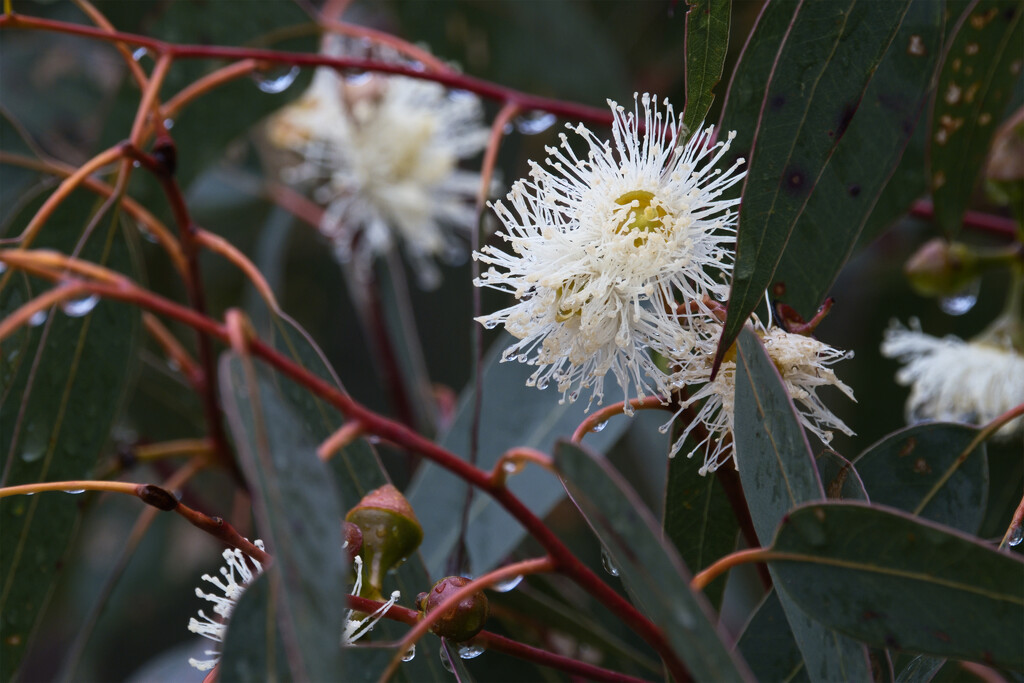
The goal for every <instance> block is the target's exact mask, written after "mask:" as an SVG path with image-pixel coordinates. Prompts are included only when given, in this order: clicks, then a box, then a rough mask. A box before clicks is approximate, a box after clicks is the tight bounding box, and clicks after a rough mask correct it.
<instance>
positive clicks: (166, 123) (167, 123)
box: [164, 119, 174, 130]
mask: <svg viewBox="0 0 1024 683" xmlns="http://www.w3.org/2000/svg"><path fill="white" fill-rule="evenodd" d="M164 128H166V129H167V130H170V129H171V128H174V119H164Z"/></svg>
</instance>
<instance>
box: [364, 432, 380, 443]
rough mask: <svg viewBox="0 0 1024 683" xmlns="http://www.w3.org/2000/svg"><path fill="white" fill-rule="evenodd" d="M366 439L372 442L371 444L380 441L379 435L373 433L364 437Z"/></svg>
mask: <svg viewBox="0 0 1024 683" xmlns="http://www.w3.org/2000/svg"><path fill="white" fill-rule="evenodd" d="M366 440H367V441H368V442H369V443H372V444H378V443H380V437H379V436H376V435H374V434H370V435H368V436H367V437H366Z"/></svg>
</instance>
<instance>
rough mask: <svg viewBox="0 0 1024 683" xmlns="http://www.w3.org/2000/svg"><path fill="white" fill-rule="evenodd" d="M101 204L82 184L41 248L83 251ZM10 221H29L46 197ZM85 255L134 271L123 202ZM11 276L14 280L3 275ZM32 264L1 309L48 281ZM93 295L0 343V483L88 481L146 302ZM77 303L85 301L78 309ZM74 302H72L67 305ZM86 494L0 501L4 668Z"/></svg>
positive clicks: (1, 280) (22, 646)
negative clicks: (32, 273) (138, 305)
mask: <svg viewBox="0 0 1024 683" xmlns="http://www.w3.org/2000/svg"><path fill="white" fill-rule="evenodd" d="M99 206H100V202H98V201H97V200H96V198H95V197H94V196H93V195H91V194H89V193H84V192H82V193H74V194H72V195H71V197H70V198H68V199H67V200H66V201H65V202H64V203H63V204H62V205H61V206H60V207H59V208H58V209H57V211H56V212H55V213H54V214H53V216H52V217H51V218H50V220H49V221H47V223H46V224H45V226H44V228H43V230H42V232H41V233H40V234H39V237H38V238H37V239H36V241H35V244H34V245H33V246H36V247H43V248H48V249H60V250H62V251H65V252H71V251H73V250H74V248H75V245H76V244H77V243H78V242H79V238H80V237H81V235H82V232H83V230H84V228H85V226H86V225H87V224H88V223H89V221H90V219H91V218H92V216H93V214H94V213H95V212H96V211H97V210H98V208H99ZM22 208H23V211H22V212H20V213H19V215H18V216H16V217H15V220H13V221H12V222H11V223H10V224H9V229H11V230H12V231H20V230H21V229H23V228H24V227H25V224H26V222H27V220H28V217H29V216H31V215H32V214H33V213H34V211H35V210H36V209H38V208H39V203H38V202H32V203H31V204H30V205H28V206H27V207H22ZM96 225H97V227H96V230H95V232H94V234H93V235H92V236H91V238H90V239H89V240H88V242H87V243H85V245H84V247H83V249H82V252H81V257H82V258H84V259H89V260H92V261H94V262H97V263H100V264H106V265H107V266H108V267H111V268H113V269H116V270H119V271H121V272H126V273H129V274H133V273H132V271H133V263H132V257H131V246H130V244H129V242H128V241H127V238H126V236H125V234H124V233H123V232H122V230H121V224H120V220H119V218H118V214H117V212H116V211H114V212H110V213H108V214H107V215H106V216H103V217H99V218H98V222H97V224H96ZM5 276H6V281H5ZM50 286H51V285H50V283H48V282H43V281H41V280H36V279H29V278H26V277H25V276H24V275H23V274H22V273H20V272H16V271H13V270H12V271H8V272H6V273H3V274H0V288H2V289H0V318H3V317H5V316H6V315H8V314H9V313H11V312H13V311H14V310H16V309H17V308H18V307H19V306H21V305H22V304H24V303H26V302H27V301H28V300H29V299H31V298H33V297H35V296H38V295H39V294H41V293H43V292H45V291H46V290H47V289H49V288H50ZM91 301H94V300H88V299H86V300H82V301H79V302H76V303H75V304H74V305H73V306H72V307H71V308H70V309H69V308H62V307H59V306H57V307H54V308H52V309H50V310H49V311H47V312H46V313H45V314H44V315H45V317H44V319H39V320H37V323H38V324H36V325H34V326H30V327H28V328H25V329H23V330H21V331H18V332H16V333H15V334H14V335H13V336H12V337H10V338H8V339H5V340H4V342H3V352H2V353H0V356H2V360H0V460H2V461H3V468H2V474H0V485H2V486H15V485H18V484H29V483H36V482H43V481H61V480H70V479H87V478H89V475H90V474H91V472H92V470H93V467H94V466H95V464H96V462H97V459H98V458H99V456H100V455H101V453H103V449H104V446H105V444H106V442H107V439H108V436H109V433H110V429H111V427H112V426H113V423H114V420H115V418H116V416H117V414H118V412H119V411H120V408H121V404H122V402H123V400H124V395H125V392H126V390H127V386H128V384H129V382H130V380H131V377H132V375H133V372H134V367H135V364H134V359H135V358H136V357H137V352H136V350H137V348H138V327H139V324H138V323H139V315H138V311H137V310H136V309H134V308H132V307H129V306H123V305H120V304H116V303H111V302H106V301H98V302H96V303H95V307H94V308H91V309H90V308H89V303H90V302H91ZM76 307H77V311H76ZM65 311H71V312H72V314H71V315H69V314H68V313H66V312H65ZM81 502H82V501H81V499H80V498H77V497H72V496H67V495H63V494H54V493H48V494H39V495H36V496H32V497H26V496H17V497H12V498H5V499H3V500H0V548H2V550H0V577H2V578H0V586H2V589H0V678H2V679H3V680H11V678H12V677H13V676H14V673H15V672H16V671H17V669H18V667H19V665H20V663H21V659H22V656H23V655H24V653H25V651H26V646H27V645H28V643H29V641H30V640H31V638H32V636H33V634H34V632H35V630H36V628H37V627H38V625H39V619H40V617H41V616H42V614H43V609H44V608H45V607H46V604H47V601H48V598H49V596H50V595H51V593H52V591H53V588H54V586H55V585H56V582H57V580H58V579H59V577H60V575H61V571H60V570H61V565H62V558H63V557H64V555H65V553H66V551H67V549H68V547H69V544H70V543H71V540H72V539H73V538H74V533H75V530H76V528H77V524H78V520H79V512H80V508H81Z"/></svg>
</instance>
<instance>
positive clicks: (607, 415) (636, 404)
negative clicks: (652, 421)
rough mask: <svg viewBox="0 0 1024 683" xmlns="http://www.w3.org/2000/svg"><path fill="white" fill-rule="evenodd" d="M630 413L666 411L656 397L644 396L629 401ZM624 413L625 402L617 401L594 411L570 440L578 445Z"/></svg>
mask: <svg viewBox="0 0 1024 683" xmlns="http://www.w3.org/2000/svg"><path fill="white" fill-rule="evenodd" d="M629 408H630V411H633V410H654V409H661V410H668V408H667V407H666V404H665V401H663V400H662V399H660V398H658V397H657V396H645V397H644V398H632V399H630V400H629ZM625 412H626V402H625V401H619V402H618V403H613V404H611V405H610V406H605V407H604V408H601V409H600V410H596V411H594V412H593V413H591V414H590V415H587V417H586V418H584V420H583V422H581V423H580V425H579V426H578V427H577V428H576V431H574V432H573V433H572V440H573V441H574V442H576V443H579V442H580V441H582V440H583V437H584V436H586V435H587V434H589V433H590V432H593V431H600V429H601V425H603V424H604V423H605V422H607V421H608V420H610V419H611V418H613V417H615V416H616V415H622V414H624V413H625Z"/></svg>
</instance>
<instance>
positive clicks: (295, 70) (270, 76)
mask: <svg viewBox="0 0 1024 683" xmlns="http://www.w3.org/2000/svg"><path fill="white" fill-rule="evenodd" d="M299 71H300V69H299V67H297V66H293V67H291V68H290V69H288V70H287V71H284V72H280V71H276V70H275V71H273V72H269V73H268V72H262V71H254V72H253V74H252V78H253V80H254V81H256V87H258V88H259V89H260V90H262V91H263V92H265V93H268V94H270V95H276V94H278V93H282V92H284V91H285V90H287V89H288V87H289V86H290V85H291V84H292V83H294V82H295V79H296V78H298V77H299Z"/></svg>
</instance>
